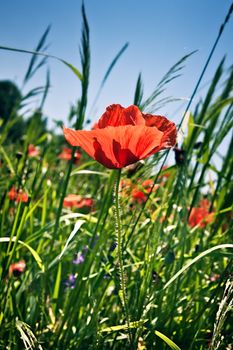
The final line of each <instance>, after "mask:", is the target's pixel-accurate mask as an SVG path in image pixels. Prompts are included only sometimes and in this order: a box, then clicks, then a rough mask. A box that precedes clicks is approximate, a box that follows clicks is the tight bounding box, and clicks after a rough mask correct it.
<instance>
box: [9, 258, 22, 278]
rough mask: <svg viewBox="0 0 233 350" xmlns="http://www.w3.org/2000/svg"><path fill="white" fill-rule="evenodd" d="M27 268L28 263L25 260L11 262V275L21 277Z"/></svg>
mask: <svg viewBox="0 0 233 350" xmlns="http://www.w3.org/2000/svg"><path fill="white" fill-rule="evenodd" d="M25 269H26V263H25V261H24V260H19V261H18V262H16V263H14V264H11V265H10V267H9V276H12V275H13V276H14V277H19V276H20V275H21V274H22V273H23V272H24V270H25Z"/></svg>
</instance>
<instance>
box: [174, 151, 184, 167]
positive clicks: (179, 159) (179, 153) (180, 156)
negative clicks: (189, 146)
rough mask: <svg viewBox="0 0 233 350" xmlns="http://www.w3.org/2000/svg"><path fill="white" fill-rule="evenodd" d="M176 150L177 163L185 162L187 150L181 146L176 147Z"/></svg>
mask: <svg viewBox="0 0 233 350" xmlns="http://www.w3.org/2000/svg"><path fill="white" fill-rule="evenodd" d="M174 152H175V161H176V164H177V165H183V164H184V162H185V158H186V152H185V150H183V149H181V148H177V147H176V148H174Z"/></svg>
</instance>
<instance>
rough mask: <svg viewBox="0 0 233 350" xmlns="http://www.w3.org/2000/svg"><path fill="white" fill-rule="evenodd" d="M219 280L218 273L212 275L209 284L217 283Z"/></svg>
mask: <svg viewBox="0 0 233 350" xmlns="http://www.w3.org/2000/svg"><path fill="white" fill-rule="evenodd" d="M219 278H220V275H219V274H218V273H213V274H212V275H211V276H210V282H216V281H218V280H219Z"/></svg>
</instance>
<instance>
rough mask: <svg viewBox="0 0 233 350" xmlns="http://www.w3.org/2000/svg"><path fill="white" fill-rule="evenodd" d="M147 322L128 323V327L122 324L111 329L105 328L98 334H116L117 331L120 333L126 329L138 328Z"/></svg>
mask: <svg viewBox="0 0 233 350" xmlns="http://www.w3.org/2000/svg"><path fill="white" fill-rule="evenodd" d="M147 321H148V320H140V321H134V322H130V323H129V327H128V325H127V324H122V325H119V326H112V327H106V328H103V329H100V330H99V332H100V333H104V332H118V331H122V330H127V329H128V328H138V327H140V326H142V325H143V324H144V323H146V322H147Z"/></svg>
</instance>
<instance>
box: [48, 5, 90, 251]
mask: <svg viewBox="0 0 233 350" xmlns="http://www.w3.org/2000/svg"><path fill="white" fill-rule="evenodd" d="M82 16H83V30H82V51H81V52H80V55H81V62H82V76H83V78H82V81H81V86H82V96H81V101H80V103H79V104H78V109H77V119H76V123H75V128H76V129H82V126H83V121H84V115H85V110H86V106H87V92H88V84H89V72H90V45H89V27H88V23H87V18H86V13H85V8H84V4H82ZM75 149H76V147H73V151H72V157H71V160H70V162H69V167H68V170H67V173H66V177H65V181H64V183H63V189H62V192H61V197H60V201H59V207H58V211H57V215H56V222H55V226H54V233H53V237H55V235H56V233H57V231H58V227H59V222H60V216H61V211H62V207H63V201H64V198H65V195H66V191H67V187H68V184H69V179H70V174H71V170H72V165H73V162H74V157H75ZM51 247H52V245H51Z"/></svg>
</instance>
